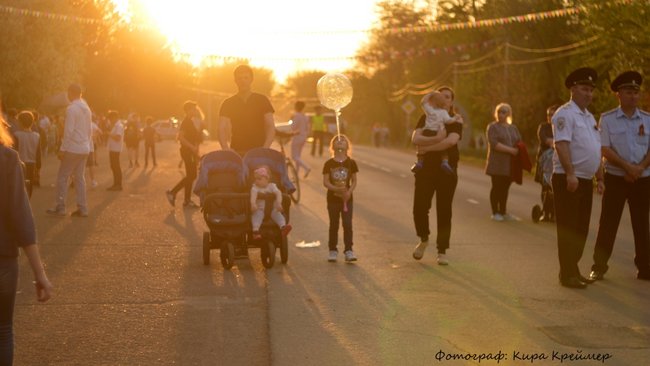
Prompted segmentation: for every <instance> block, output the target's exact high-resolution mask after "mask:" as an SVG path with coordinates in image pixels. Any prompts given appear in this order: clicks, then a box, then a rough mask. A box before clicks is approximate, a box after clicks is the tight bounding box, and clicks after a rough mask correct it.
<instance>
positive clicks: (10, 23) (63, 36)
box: [0, 0, 91, 108]
mask: <svg viewBox="0 0 650 366" xmlns="http://www.w3.org/2000/svg"><path fill="white" fill-rule="evenodd" d="M0 5H3V6H9V7H17V8H24V9H30V10H33V11H39V12H44V13H57V14H71V15H75V14H76V10H77V8H76V7H75V6H74V4H71V3H69V2H66V1H37V0H20V1H9V0H2V1H0ZM0 19H2V27H0V44H2V46H3V57H2V58H0V90H2V97H3V99H4V103H3V104H4V105H5V106H6V107H16V108H36V107H38V106H39V104H40V103H41V101H42V100H43V98H44V97H46V96H48V95H52V94H55V93H58V92H62V91H65V90H66V88H67V86H68V85H69V84H70V83H71V82H80V81H81V74H82V71H83V69H84V67H85V58H84V56H85V50H84V40H85V35H86V34H87V32H89V31H91V29H89V28H90V27H88V26H85V25H81V24H80V23H76V22H73V21H61V20H57V19H47V18H44V17H36V16H30V15H21V14H18V13H7V12H2V13H0Z"/></svg>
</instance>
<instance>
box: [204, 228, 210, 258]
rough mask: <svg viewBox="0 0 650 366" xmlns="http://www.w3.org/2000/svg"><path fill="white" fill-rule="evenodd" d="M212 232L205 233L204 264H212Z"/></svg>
mask: <svg viewBox="0 0 650 366" xmlns="http://www.w3.org/2000/svg"><path fill="white" fill-rule="evenodd" d="M210 249H211V248H210V233H209V232H205V233H203V264H205V265H206V266H207V265H208V264H210Z"/></svg>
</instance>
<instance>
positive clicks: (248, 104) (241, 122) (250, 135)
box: [219, 65, 275, 156]
mask: <svg viewBox="0 0 650 366" xmlns="http://www.w3.org/2000/svg"><path fill="white" fill-rule="evenodd" d="M234 76H235V83H236V84H237V89H238V92H237V94H235V95H233V96H232V97H230V98H228V99H226V100H225V101H224V102H223V104H222V105H221V110H220V111H219V144H220V145H221V148H222V149H223V150H229V149H231V150H235V151H236V152H237V153H239V154H240V155H242V156H243V155H244V154H245V153H246V152H247V151H248V150H250V149H252V148H255V147H270V146H271V143H272V142H273V138H274V137H275V123H274V121H273V112H274V110H273V106H272V105H271V102H270V101H269V99H268V98H267V97H266V96H264V95H262V94H259V93H254V92H253V91H252V90H251V84H252V82H253V70H252V69H251V68H250V67H249V66H247V65H239V66H237V68H236V69H235V72H234Z"/></svg>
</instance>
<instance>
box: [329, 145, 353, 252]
mask: <svg viewBox="0 0 650 366" xmlns="http://www.w3.org/2000/svg"><path fill="white" fill-rule="evenodd" d="M330 151H331V153H332V158H330V159H329V160H327V161H326V162H325V165H324V166H323V185H324V186H325V188H327V212H328V214H329V218H330V225H329V241H328V246H329V255H328V257H327V260H328V261H329V262H336V257H337V255H338V249H337V248H336V247H337V245H338V235H339V218H340V219H341V221H342V222H343V243H344V244H345V249H344V251H343V253H344V254H345V261H346V262H353V261H356V260H357V257H356V256H355V254H354V251H352V209H353V204H352V191H354V189H355V188H356V186H357V172H358V171H359V168H358V167H357V163H356V162H355V161H354V160H352V159H351V158H350V157H349V156H348V153H349V151H350V140H349V139H348V138H347V137H346V136H344V135H338V136H335V137H334V138H333V139H332V141H330Z"/></svg>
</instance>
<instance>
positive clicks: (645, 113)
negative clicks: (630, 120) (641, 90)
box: [639, 109, 650, 117]
mask: <svg viewBox="0 0 650 366" xmlns="http://www.w3.org/2000/svg"><path fill="white" fill-rule="evenodd" d="M639 113H641V114H642V115H644V116H647V117H650V112H646V111H644V110H641V109H639Z"/></svg>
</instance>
